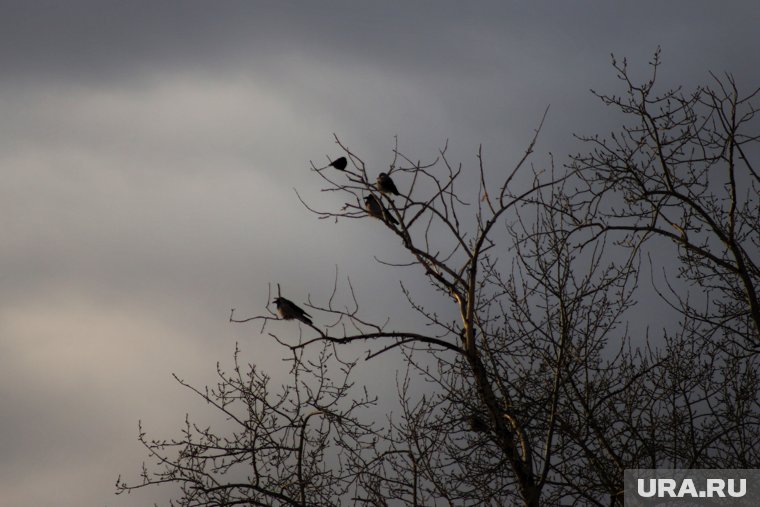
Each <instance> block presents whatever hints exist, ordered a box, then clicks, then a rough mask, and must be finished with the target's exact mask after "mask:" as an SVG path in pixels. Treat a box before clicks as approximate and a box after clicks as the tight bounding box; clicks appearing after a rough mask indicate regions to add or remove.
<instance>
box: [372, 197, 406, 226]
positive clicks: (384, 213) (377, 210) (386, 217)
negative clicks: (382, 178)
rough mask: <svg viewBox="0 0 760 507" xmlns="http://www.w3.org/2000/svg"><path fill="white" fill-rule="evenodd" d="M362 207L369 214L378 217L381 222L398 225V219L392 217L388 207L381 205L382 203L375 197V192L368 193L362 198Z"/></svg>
mask: <svg viewBox="0 0 760 507" xmlns="http://www.w3.org/2000/svg"><path fill="white" fill-rule="evenodd" d="M364 207H365V208H366V210H367V213H369V215H370V216H373V217H375V218H378V219H380V220H382V221H383V222H390V223H392V224H393V225H398V220H396V219H395V218H393V215H391V214H390V212H389V211H388V209H387V208H386V207H385V206H383V203H381V202H380V201H379V200H378V199H377V197H375V194H369V195H368V196H366V197H365V198H364Z"/></svg>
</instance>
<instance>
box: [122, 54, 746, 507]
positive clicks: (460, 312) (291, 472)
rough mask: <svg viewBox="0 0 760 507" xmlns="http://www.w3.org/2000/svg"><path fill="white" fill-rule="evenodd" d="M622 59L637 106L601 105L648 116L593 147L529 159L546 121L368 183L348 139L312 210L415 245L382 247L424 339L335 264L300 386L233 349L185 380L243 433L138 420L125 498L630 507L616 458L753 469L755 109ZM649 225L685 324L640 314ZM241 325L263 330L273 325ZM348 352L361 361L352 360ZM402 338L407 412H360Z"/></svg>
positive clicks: (724, 83) (300, 364)
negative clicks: (513, 148)
mask: <svg viewBox="0 0 760 507" xmlns="http://www.w3.org/2000/svg"><path fill="white" fill-rule="evenodd" d="M614 65H615V68H616V69H617V70H618V72H619V73H620V77H621V79H622V80H623V82H624V83H625V84H626V86H627V87H628V90H627V94H626V95H625V97H627V98H619V97H616V96H606V95H600V97H601V98H602V100H603V101H604V102H605V103H606V104H608V105H612V106H616V107H618V108H620V109H621V111H622V112H623V113H624V114H628V115H632V116H633V117H634V118H637V119H638V120H639V122H638V123H637V124H636V125H634V126H632V127H625V128H624V130H623V133H622V134H618V133H615V134H612V135H611V136H610V138H609V139H605V138H599V137H584V138H582V140H584V141H585V142H587V143H592V144H593V145H594V148H593V151H592V152H591V153H590V154H588V155H578V156H576V157H574V158H573V161H572V163H571V164H570V165H568V166H567V167H565V168H563V169H562V170H557V168H556V167H555V165H554V162H553V160H552V159H551V157H550V158H548V159H547V160H546V161H545V162H544V164H543V165H544V166H545V167H544V168H543V169H538V168H536V164H535V163H531V162H529V160H530V159H531V158H532V157H533V151H534V148H535V145H536V142H537V138H538V134H539V132H540V129H541V125H542V124H543V121H544V120H543V119H542V120H541V122H540V124H539V127H538V128H537V129H536V131H535V135H534V137H533V138H532V139H531V140H530V142H529V143H528V146H527V148H526V150H525V152H524V153H523V154H522V156H521V157H520V158H519V159H518V160H517V161H516V163H515V165H514V166H513V167H512V168H511V169H509V170H504V169H498V168H496V169H491V170H489V169H487V168H486V166H485V164H484V162H483V157H482V152H481V151H480V150H479V151H478V154H477V158H476V163H475V164H473V165H471V166H463V165H455V164H453V163H451V161H450V160H449V159H448V157H447V153H446V148H445V147H444V149H442V150H441V151H440V153H439V154H438V156H437V157H436V158H435V159H434V160H432V161H430V162H428V163H421V162H418V161H415V160H413V159H412V158H410V157H407V156H405V155H404V154H403V153H402V152H400V151H399V150H398V147H396V148H395V149H394V150H393V157H392V160H391V163H390V164H389V168H388V169H387V171H378V172H377V173H375V172H371V171H369V170H368V169H367V167H366V166H365V164H364V162H363V161H362V159H361V158H360V157H359V156H358V155H357V154H356V153H354V152H353V151H352V150H351V149H350V148H349V147H347V146H346V145H345V144H343V143H342V142H341V141H340V140H339V139H338V138H337V137H336V143H337V145H338V146H339V147H340V148H341V149H342V151H343V153H344V157H341V158H340V159H338V160H336V161H333V162H331V163H328V164H327V165H326V166H324V167H321V166H317V165H314V164H313V165H312V169H313V171H314V172H315V173H316V174H317V175H318V176H319V177H321V178H322V179H323V181H324V183H325V191H328V192H333V193H336V194H338V195H340V196H342V198H341V199H342V200H344V201H345V204H344V205H343V207H341V208H339V209H331V210H327V211H325V210H317V209H314V208H313V207H312V206H310V205H309V204H308V203H307V202H305V200H304V199H301V200H302V202H303V203H304V205H306V206H307V207H308V208H309V209H310V210H311V211H312V212H313V213H314V214H315V215H316V216H318V217H320V218H323V219H335V220H346V219H355V220H368V221H376V227H377V231H378V234H381V233H385V234H388V235H389V237H395V238H397V239H398V241H399V242H400V244H401V245H403V248H404V251H405V253H406V255H407V258H406V259H405V260H403V261H401V262H390V261H388V260H382V259H381V260H379V261H380V262H382V263H383V264H385V265H386V266H387V268H388V269H389V270H391V271H395V270H405V269H419V270H421V271H422V273H424V274H425V276H426V277H427V280H428V281H429V283H430V284H431V285H432V286H433V287H434V288H435V289H437V294H440V295H441V301H440V302H439V301H432V300H429V299H425V300H420V299H419V297H417V296H416V292H415V290H414V288H413V287H407V286H406V285H405V284H403V283H402V285H401V287H402V292H403V294H404V296H405V297H406V301H407V302H408V305H409V307H410V308H411V309H413V310H414V311H416V312H417V313H418V314H419V317H420V319H421V321H422V322H424V323H425V324H426V325H427V327H426V329H427V332H425V333H420V332H418V331H405V330H401V329H395V328H394V327H393V324H392V322H391V321H390V320H388V319H386V320H378V319H383V316H382V315H374V314H371V315H365V313H364V312H363V311H360V305H359V302H358V301H359V299H360V298H359V297H358V296H357V295H356V294H355V293H354V290H353V287H352V286H351V284H350V280H349V283H348V286H347V287H348V288H347V289H340V288H339V284H338V277H337V274H336V284H335V286H334V287H333V288H332V291H331V292H330V293H329V295H328V294H325V295H324V296H323V297H318V298H316V301H312V300H309V302H308V303H307V304H305V306H306V307H307V308H308V311H309V312H310V313H311V314H312V315H314V317H313V318H301V319H299V320H300V321H301V322H300V323H299V324H296V323H295V322H292V321H291V322H290V323H288V327H280V326H279V325H278V327H276V329H275V332H273V331H268V333H267V335H268V336H269V337H271V339H273V340H275V341H276V342H277V343H279V344H280V345H282V346H283V347H284V350H286V351H288V354H289V357H290V358H291V359H292V370H291V375H292V382H291V384H290V385H289V386H285V387H284V388H283V390H282V391H281V392H273V391H272V390H271V388H270V386H269V384H268V379H267V377H266V375H264V374H263V373H262V372H261V371H260V370H259V369H258V368H257V367H255V366H253V365H248V366H247V367H242V366H241V365H239V362H238V356H237V354H236V356H235V366H234V368H233V373H232V374H227V373H225V372H223V371H222V369H221V368H219V379H220V380H219V384H218V385H217V386H216V388H213V389H206V390H199V389H195V388H193V387H191V386H190V385H189V384H186V383H185V382H184V381H180V382H181V383H182V384H183V385H185V386H186V387H188V388H190V389H192V390H194V391H195V392H196V393H198V394H199V395H200V396H201V397H202V398H203V399H204V400H206V401H208V402H209V403H211V404H212V405H213V406H214V407H216V409H218V411H220V412H221V413H222V414H223V415H224V416H225V417H226V420H227V422H228V423H229V424H231V425H232V427H233V430H230V433H229V435H227V436H223V434H222V433H220V432H221V430H212V429H210V428H200V427H196V426H194V425H192V424H191V423H190V422H188V423H187V424H186V427H185V430H184V432H183V437H182V438H179V439H175V440H170V441H154V440H149V439H148V438H147V437H146V435H145V434H144V433H143V432H142V430H141V433H140V436H141V441H142V442H143V443H144V445H145V446H146V447H147V449H148V451H149V454H150V455H151V456H152V458H153V459H154V460H155V462H156V465H155V466H156V468H152V467H151V468H147V467H146V468H144V470H143V475H142V481H141V482H139V483H137V484H135V485H129V484H126V483H123V482H121V481H118V483H117V487H118V489H119V491H129V490H131V489H134V488H139V487H144V486H147V485H152V484H158V483H166V482H174V483H179V484H180V485H181V486H182V495H181V497H180V498H178V502H179V503H180V504H181V505H193V506H195V505H198V506H200V505H238V504H244V505H299V506H305V505H339V504H358V505H365V504H369V505H388V504H389V503H391V502H394V503H395V502H401V503H403V504H406V505H415V506H416V505H438V504H442V505H511V504H520V505H526V506H538V505H560V504H567V505H622V502H623V499H622V488H623V485H622V475H623V470H624V469H626V468H641V467H658V466H684V467H698V466H721V467H731V466H747V465H756V464H757V463H758V452H757V451H758V449H757V444H756V442H758V441H760V440H759V439H758V438H757V437H758V433H759V432H760V419H758V417H759V415H760V410H758V409H759V408H760V407H758V398H757V395H758V392H760V384H759V383H758V382H759V380H758V378H757V374H756V373H755V372H757V371H758V368H757V366H759V365H757V364H756V363H757V361H758V354H757V353H756V345H757V342H758V329H759V328H760V327H759V326H758V324H759V323H760V320H758V319H757V318H756V311H757V291H756V286H757V281H758V271H757V265H756V263H757V259H756V257H757V246H758V244H759V242H758V232H757V231H758V230H760V223H759V221H760V213H759V212H758V207H757V201H756V200H753V198H756V194H757V184H758V183H759V182H758V174H757V172H756V171H755V170H754V168H753V166H752V164H751V163H750V159H751V154H752V151H751V149H752V148H751V145H752V143H753V142H755V141H756V140H757V137H756V136H754V137H753V136H752V135H751V134H747V133H744V129H746V128H749V127H754V124H753V123H752V120H753V118H754V112H755V109H754V108H753V107H752V105H751V103H750V101H749V99H742V98H739V95H738V92H736V86H735V84H734V82H733V79H732V78H731V77H730V76H728V77H726V78H725V80H717V82H718V83H719V84H720V86H719V87H718V90H717V91H712V90H710V89H709V88H704V89H700V90H698V92H696V93H695V94H693V95H688V96H684V95H682V94H680V92H678V91H670V92H667V93H665V94H664V95H662V96H655V95H653V92H652V90H653V88H654V76H653V77H652V79H651V80H649V81H648V82H647V83H646V84H644V85H642V86H638V85H634V84H633V81H632V80H631V79H630V78H629V76H628V74H627V69H626V67H625V64H623V65H618V64H617V63H615V64H614ZM658 65H659V53H658V54H657V55H655V60H654V62H653V68H654V69H655V71H656V69H657V66H658ZM716 79H717V78H716ZM752 96H754V94H750V96H749V97H750V98H751V97H752ZM742 108H743V109H742ZM544 117H546V113H545V114H544ZM716 168H724V169H725V184H724V185H721V182H719V181H718V180H717V178H718V176H719V175H718V174H715V173H716V172H717V170H716ZM741 188H744V189H750V191H749V192H744V193H742V192H740V190H739V189H741ZM721 191H724V192H726V194H725V195H724V196H721V195H719V192H721ZM752 192H755V194H754V195H753V194H752ZM300 198H301V197H300V196H299V199H300ZM753 203H754V205H753ZM658 236H659V237H664V238H667V239H669V240H673V242H674V245H675V246H674V248H673V250H672V253H671V254H669V256H668V261H667V262H663V266H665V267H667V268H670V269H675V270H676V272H677V273H679V274H680V276H682V277H683V278H684V279H685V280H686V281H687V282H688V283H687V284H686V288H685V289H684V288H683V286H682V284H677V283H672V282H671V281H670V279H669V278H667V277H665V278H663V280H664V281H665V287H664V289H663V287H662V286H661V285H657V284H655V286H656V287H657V288H658V290H660V291H661V293H662V295H663V297H665V298H666V301H668V302H670V303H671V304H672V305H673V307H674V308H675V309H676V310H678V311H679V312H680V313H679V315H680V316H681V318H680V321H679V322H678V326H675V327H672V328H669V329H663V331H662V332H661V333H660V332H659V331H657V332H653V336H650V337H648V338H646V339H640V337H632V336H630V333H629V331H628V329H629V326H628V323H629V322H630V320H631V319H639V320H640V319H642V318H644V317H643V316H641V315H637V314H636V307H635V299H634V296H635V294H636V290H637V286H638V285H639V283H640V282H643V281H646V280H645V279H642V276H641V274H642V272H643V270H642V268H641V265H642V260H644V261H645V260H646V259H647V258H648V257H646V256H645V254H649V253H650V252H649V251H648V250H647V248H648V246H647V245H649V240H651V239H653V238H656V237H658ZM688 284H692V285H693V286H696V287H699V288H700V294H699V296H700V297H699V298H694V297H692V296H690V295H688V292H684V290H685V291H688ZM278 296H280V294H279V287H278ZM346 296H347V298H346ZM269 299H271V291H270V294H269V295H268V300H269ZM344 299H347V300H348V304H346V303H344V302H339V301H343V300H344ZM288 303H289V304H292V302H290V301H288ZM434 308H435V309H437V310H434ZM441 308H446V309H447V310H441ZM296 313H297V315H302V312H296ZM296 313H293V312H290V313H288V312H285V313H283V312H282V310H281V312H280V315H281V316H283V317H285V318H288V317H292V316H293V315H296ZM230 320H231V321H233V322H238V323H244V322H248V323H252V322H260V323H261V324H262V327H261V332H262V334H263V333H264V332H266V331H267V329H271V327H270V326H271V325H272V323H273V321H276V320H279V319H278V318H277V315H276V314H275V312H274V311H271V310H270V311H269V313H266V314H262V315H255V316H253V317H249V318H236V317H235V316H234V315H231V316H230ZM295 326H299V329H300V332H299V333H293V334H284V332H283V330H284V329H291V330H294V329H295V328H296V327H295ZM352 343H353V344H356V343H361V344H364V346H368V347H369V351H368V352H367V354H366V356H365V357H364V358H363V359H361V358H359V356H358V355H356V356H354V358H353V359H350V360H346V359H340V358H339V356H338V350H341V351H346V352H347V353H355V350H356V349H355V348H353V347H351V346H350V344H352ZM391 351H395V352H399V353H400V356H399V355H395V356H394V357H399V358H400V362H399V364H398V367H397V369H398V370H399V371H400V372H401V373H400V377H399V382H398V403H399V407H400V409H399V411H398V412H397V413H396V414H395V415H389V416H388V418H387V421H385V422H380V421H374V422H372V423H368V422H366V421H368V420H371V416H369V411H370V410H371V409H373V408H374V407H375V403H376V399H375V398H373V397H372V395H371V394H369V393H368V392H367V391H366V390H365V389H362V388H361V387H360V386H357V385H355V384H354V382H355V376H354V373H353V367H354V366H355V365H356V364H357V361H360V360H367V361H371V360H373V359H375V358H377V357H378V356H381V355H385V354H388V353H390V352H391ZM178 380H179V379H178ZM420 385H422V386H424V389H420V387H419V386H420ZM421 391H422V392H421ZM383 403H388V401H387V400H383ZM225 435H226V434H225Z"/></svg>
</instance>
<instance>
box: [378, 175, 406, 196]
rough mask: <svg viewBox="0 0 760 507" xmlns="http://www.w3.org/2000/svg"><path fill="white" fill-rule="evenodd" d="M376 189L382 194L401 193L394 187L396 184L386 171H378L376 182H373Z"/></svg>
mask: <svg viewBox="0 0 760 507" xmlns="http://www.w3.org/2000/svg"><path fill="white" fill-rule="evenodd" d="M375 186H376V187H377V189H378V190H379V191H381V192H382V193H384V194H393V195H401V194H400V193H399V191H398V189H397V188H396V184H395V183H393V180H392V179H391V177H390V176H388V173H380V174H378V176H377V183H376V184H375Z"/></svg>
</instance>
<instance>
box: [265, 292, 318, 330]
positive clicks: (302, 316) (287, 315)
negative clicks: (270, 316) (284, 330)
mask: <svg viewBox="0 0 760 507" xmlns="http://www.w3.org/2000/svg"><path fill="white" fill-rule="evenodd" d="M273 303H274V304H275V305H276V306H277V313H278V314H279V315H280V317H281V318H283V319H285V320H293V319H296V320H300V321H301V322H303V323H304V324H308V325H310V326H311V325H313V322H312V321H311V319H310V318H309V317H311V315H309V314H308V313H306V312H305V311H303V309H302V308H300V307H299V306H298V305H297V304H295V303H294V302H293V301H291V300H289V299H285V298H283V297H278V298H275V300H274V301H273Z"/></svg>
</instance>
